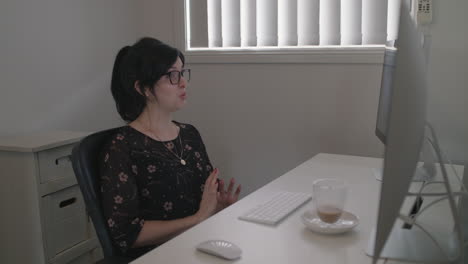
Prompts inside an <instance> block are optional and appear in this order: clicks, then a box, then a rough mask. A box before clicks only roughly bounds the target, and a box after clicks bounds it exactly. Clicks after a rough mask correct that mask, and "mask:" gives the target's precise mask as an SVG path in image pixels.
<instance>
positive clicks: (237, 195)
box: [234, 184, 242, 201]
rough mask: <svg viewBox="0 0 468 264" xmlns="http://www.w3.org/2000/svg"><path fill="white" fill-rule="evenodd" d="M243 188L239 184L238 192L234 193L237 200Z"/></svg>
mask: <svg viewBox="0 0 468 264" xmlns="http://www.w3.org/2000/svg"><path fill="white" fill-rule="evenodd" d="M241 189H242V188H241V185H240V184H239V185H238V186H237V189H236V192H235V193H234V201H237V200H238V199H239V194H240V192H241Z"/></svg>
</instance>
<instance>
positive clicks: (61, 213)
mask: <svg viewBox="0 0 468 264" xmlns="http://www.w3.org/2000/svg"><path fill="white" fill-rule="evenodd" d="M42 202H43V209H44V213H45V215H44V216H43V219H44V225H45V229H46V230H45V233H46V235H45V237H46V240H47V241H46V245H47V252H48V254H47V255H48V256H49V258H52V257H54V256H55V255H57V254H58V253H60V252H62V251H64V250H66V249H68V248H70V247H72V246H74V245H76V244H78V243H80V242H82V241H84V240H86V239H88V238H89V230H88V225H89V223H88V217H87V215H86V211H85V205H84V201H83V197H82V195H81V192H80V190H79V188H78V185H74V186H72V187H69V188H66V189H63V190H61V191H58V192H55V193H51V194H49V195H46V196H44V197H43V198H42Z"/></svg>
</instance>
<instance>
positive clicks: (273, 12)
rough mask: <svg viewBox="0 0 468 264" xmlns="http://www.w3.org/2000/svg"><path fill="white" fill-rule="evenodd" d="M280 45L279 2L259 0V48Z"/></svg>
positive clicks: (275, 0)
mask: <svg viewBox="0 0 468 264" xmlns="http://www.w3.org/2000/svg"><path fill="white" fill-rule="evenodd" d="M276 45H278V0H257V46H276Z"/></svg>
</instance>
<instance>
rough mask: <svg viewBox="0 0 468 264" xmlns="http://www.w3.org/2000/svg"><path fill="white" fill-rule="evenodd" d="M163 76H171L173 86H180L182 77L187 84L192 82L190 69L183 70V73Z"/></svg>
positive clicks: (176, 72)
mask: <svg viewBox="0 0 468 264" xmlns="http://www.w3.org/2000/svg"><path fill="white" fill-rule="evenodd" d="M163 75H167V76H169V81H170V82H171V84H173V85H174V84H179V82H180V77H181V76H182V77H184V78H185V80H186V81H187V82H189V81H190V69H183V70H182V71H170V72H167V73H165V74H163Z"/></svg>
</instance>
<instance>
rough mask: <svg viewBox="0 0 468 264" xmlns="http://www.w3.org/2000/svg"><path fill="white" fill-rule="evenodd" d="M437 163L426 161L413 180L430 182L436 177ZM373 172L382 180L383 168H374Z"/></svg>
mask: <svg viewBox="0 0 468 264" xmlns="http://www.w3.org/2000/svg"><path fill="white" fill-rule="evenodd" d="M435 172H436V171H435V165H434V163H430V164H428V163H424V164H423V165H422V166H418V167H417V168H416V171H415V172H414V176H413V182H428V181H432V180H433V179H434V177H435ZM372 173H373V174H374V177H375V179H376V180H378V181H382V175H383V168H378V169H377V168H373V169H372Z"/></svg>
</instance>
